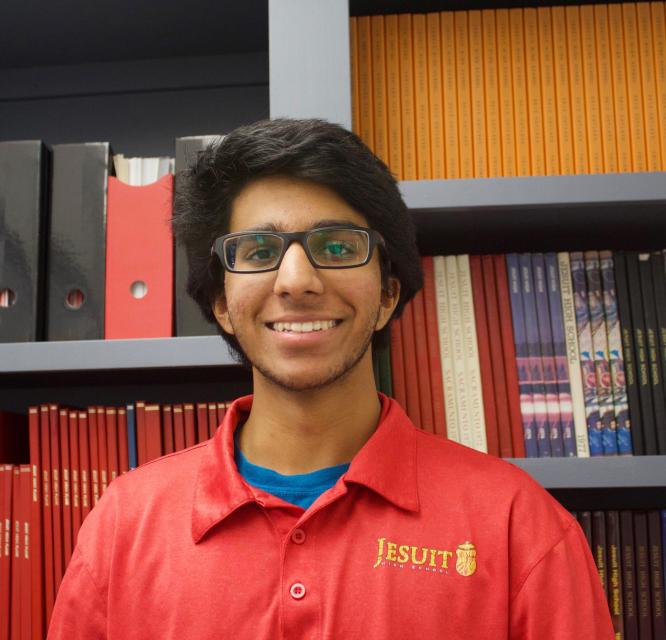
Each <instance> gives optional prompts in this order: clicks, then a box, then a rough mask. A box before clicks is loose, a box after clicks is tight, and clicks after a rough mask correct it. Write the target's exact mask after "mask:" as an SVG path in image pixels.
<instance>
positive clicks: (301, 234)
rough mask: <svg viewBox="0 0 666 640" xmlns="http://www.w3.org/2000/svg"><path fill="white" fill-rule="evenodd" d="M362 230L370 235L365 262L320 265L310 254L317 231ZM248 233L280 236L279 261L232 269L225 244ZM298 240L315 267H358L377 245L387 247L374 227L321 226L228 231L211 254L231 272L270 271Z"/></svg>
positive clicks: (370, 256)
mask: <svg viewBox="0 0 666 640" xmlns="http://www.w3.org/2000/svg"><path fill="white" fill-rule="evenodd" d="M345 230H348V231H362V232H363V233H365V234H366V235H367V236H368V255H367V257H366V259H365V260H364V261H363V262H359V263H358V264H344V265H330V266H325V265H320V264H317V262H315V259H314V258H313V256H312V255H311V254H310V249H309V248H308V245H307V241H308V239H309V237H310V236H311V235H313V234H315V233H318V232H321V231H345ZM248 234H257V235H267V236H268V235H272V236H279V237H280V238H282V240H283V245H282V252H281V253H280V255H279V257H278V260H277V262H276V263H275V265H274V266H272V267H268V268H265V269H252V270H242V269H232V268H230V267H229V265H228V264H227V259H226V252H225V250H224V244H225V242H226V241H227V240H228V239H230V238H236V237H239V236H245V235H248ZM294 242H298V243H299V244H300V245H301V247H303V251H305V255H306V256H307V257H308V260H309V261H310V264H311V265H312V266H313V267H314V268H315V269H355V268H356V267H362V266H364V265H366V264H368V262H370V260H372V253H373V251H374V250H375V247H377V246H379V247H382V248H386V242H385V241H384V238H383V237H382V235H381V234H380V233H379V231H375V230H374V229H368V228H366V227H355V226H352V225H350V226H344V227H343V226H339V227H337V226H336V227H319V228H315V229H308V230H307V231H292V232H285V231H237V232H235V233H227V234H225V235H223V236H220V237H219V238H216V239H215V241H214V242H213V246H212V247H211V249H210V254H211V256H213V255H215V256H217V257H218V259H219V260H220V262H221V263H222V266H223V267H224V268H225V269H226V270H227V271H229V272H230V273H267V272H268V271H277V270H278V269H279V268H280V265H281V264H282V260H283V258H284V256H285V254H286V253H287V250H288V249H289V247H290V246H291V245H292V243H294Z"/></svg>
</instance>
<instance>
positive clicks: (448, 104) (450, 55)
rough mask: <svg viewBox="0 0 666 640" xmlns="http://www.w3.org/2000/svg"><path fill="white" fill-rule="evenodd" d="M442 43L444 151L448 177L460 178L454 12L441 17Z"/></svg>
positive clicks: (446, 12)
mask: <svg viewBox="0 0 666 640" xmlns="http://www.w3.org/2000/svg"><path fill="white" fill-rule="evenodd" d="M439 23H440V27H441V38H440V41H441V43H442V96H443V99H444V149H445V156H446V177H447V178H460V149H459V145H458V82H457V80H456V35H455V28H454V19H453V12H451V11H444V12H442V13H441V14H440V16H439Z"/></svg>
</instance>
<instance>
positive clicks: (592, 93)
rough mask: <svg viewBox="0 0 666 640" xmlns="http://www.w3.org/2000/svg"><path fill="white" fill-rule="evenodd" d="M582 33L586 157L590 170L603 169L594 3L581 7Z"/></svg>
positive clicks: (598, 171) (592, 171) (597, 171)
mask: <svg viewBox="0 0 666 640" xmlns="http://www.w3.org/2000/svg"><path fill="white" fill-rule="evenodd" d="M580 34H581V47H582V55H583V85H584V88H585V116H586V123H587V157H588V171H589V172H590V173H603V171H604V148H603V143H602V133H603V130H602V120H601V104H600V101H599V95H600V87H599V72H598V62H599V61H598V59H597V51H598V47H597V36H596V28H595V24H594V6H592V5H584V6H582V7H580Z"/></svg>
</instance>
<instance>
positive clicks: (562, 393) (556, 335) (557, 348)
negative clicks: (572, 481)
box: [544, 253, 576, 457]
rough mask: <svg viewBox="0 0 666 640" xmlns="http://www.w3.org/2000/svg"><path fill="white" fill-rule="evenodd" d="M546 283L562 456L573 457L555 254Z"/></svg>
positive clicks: (549, 256)
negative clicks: (562, 448) (562, 449)
mask: <svg viewBox="0 0 666 640" xmlns="http://www.w3.org/2000/svg"><path fill="white" fill-rule="evenodd" d="M544 258H545V262H546V282H547V287H548V302H549V304H550V326H551V330H552V336H553V355H554V358H555V375H556V378H557V396H558V399H559V405H560V425H561V428H562V444H563V446H564V455H565V456H567V457H575V456H576V436H575V430H574V414H573V404H572V400H571V381H570V378H569V364H568V358H567V341H566V334H565V331H564V314H563V312H562V295H561V288H560V270H559V264H558V260H557V254H556V253H547V254H546V255H545V257H544Z"/></svg>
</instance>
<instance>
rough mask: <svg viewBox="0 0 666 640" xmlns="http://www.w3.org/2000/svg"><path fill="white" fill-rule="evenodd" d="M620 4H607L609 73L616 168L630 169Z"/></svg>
mask: <svg viewBox="0 0 666 640" xmlns="http://www.w3.org/2000/svg"><path fill="white" fill-rule="evenodd" d="M622 23H623V19H622V5H620V4H609V5H608V33H609V40H610V60H611V73H612V74H613V99H614V101H613V106H614V108H615V139H616V141H617V169H618V171H620V172H623V173H626V172H629V171H631V170H632V167H633V162H632V157H633V153H632V150H631V149H632V140H631V130H630V127H629V95H628V92H627V70H626V65H625V60H624V29H623V25H622Z"/></svg>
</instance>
